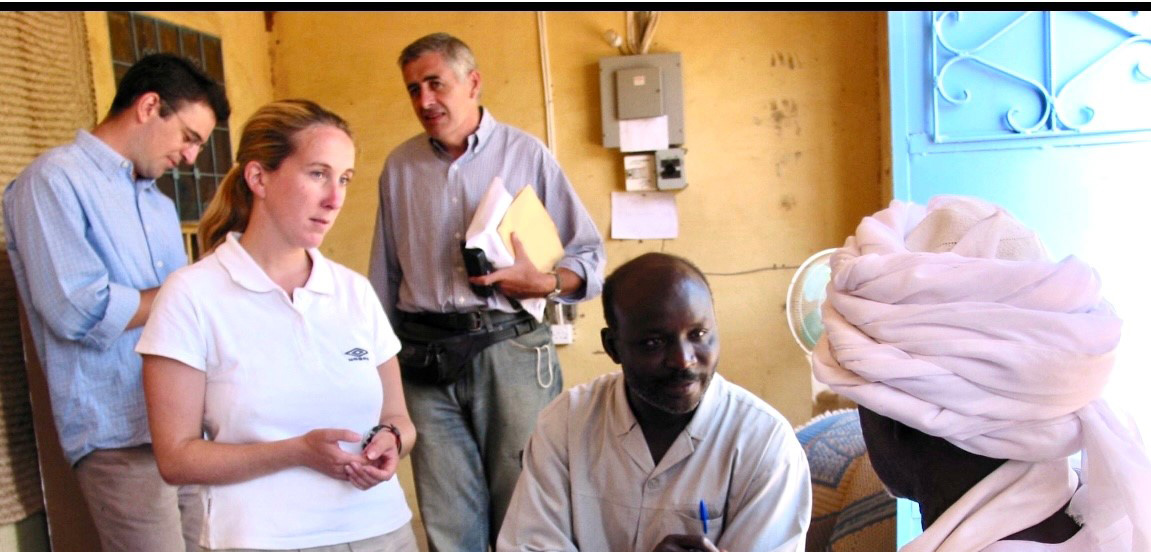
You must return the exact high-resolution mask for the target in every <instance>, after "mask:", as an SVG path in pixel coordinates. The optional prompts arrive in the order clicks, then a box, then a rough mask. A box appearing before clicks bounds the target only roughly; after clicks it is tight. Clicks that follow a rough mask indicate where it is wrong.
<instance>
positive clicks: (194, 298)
mask: <svg viewBox="0 0 1151 552" xmlns="http://www.w3.org/2000/svg"><path fill="white" fill-rule="evenodd" d="M238 236H239V234H236V233H233V234H230V235H229V236H228V237H227V240H226V241H225V242H224V243H223V244H221V245H220V246H219V247H218V248H217V249H216V250H215V251H214V252H213V253H212V254H211V255H208V256H207V257H205V258H204V259H202V260H200V261H199V262H197V263H195V264H194V265H191V266H188V267H185V268H182V269H180V270H178V271H176V272H175V273H173V274H172V275H171V276H170V277H169V278H168V280H167V281H166V282H165V283H164V285H163V286H162V287H161V289H160V292H159V294H158V295H157V297H156V301H155V304H154V305H153V307H152V313H151V316H150V317H149V320H148V324H147V326H146V327H145V328H144V332H143V335H142V336H141V337H140V342H139V344H138V345H137V347H136V351H137V352H139V353H141V354H152V355H160V356H164V357H169V358H172V359H175V360H178V361H180V362H183V363H184V364H187V365H189V366H191V367H193V368H196V369H198V370H203V371H204V372H205V373H206V377H207V389H206V396H205V403H204V429H205V431H206V433H207V436H208V439H209V440H212V441H216V442H220V443H259V442H267V441H274V440H279V439H286V438H290V437H295V436H298V435H302V434H304V433H307V432H308V431H311V430H313V429H317V428H336V429H350V430H352V431H355V432H357V433H363V432H365V431H367V430H368V429H370V428H371V427H372V426H374V425H376V424H377V423H379V418H380V411H381V409H382V407H383V404H384V400H386V397H384V396H383V388H382V384H381V382H380V377H379V373H378V371H377V366H378V365H380V364H382V363H383V362H384V361H385V360H387V359H389V358H391V357H393V356H395V354H396V353H397V352H398V351H399V349H400V342H399V340H398V339H397V338H396V336H395V334H394V333H393V331H392V327H391V325H390V324H389V323H388V320H387V316H386V315H385V314H384V311H383V309H382V308H381V306H380V302H379V299H378V298H377V296H376V294H375V291H374V290H373V289H372V287H371V285H370V284H369V283H368V280H367V279H366V278H364V277H363V276H361V275H359V274H357V273H355V272H353V271H352V270H350V269H348V268H346V267H344V266H341V265H339V264H336V263H333V262H331V261H328V260H327V259H325V258H324V257H323V256H322V255H321V254H320V253H319V251H317V250H315V249H312V250H309V251H308V254H309V255H310V256H311V258H312V274H311V276H310V277H309V278H308V282H307V284H305V285H304V287H302V288H298V289H296V290H295V292H294V293H293V296H292V297H291V299H289V297H288V295H287V294H286V293H285V292H284V291H283V290H282V289H280V288H279V287H278V286H277V285H276V284H275V283H274V282H273V281H272V280H271V279H270V278H269V277H268V275H267V274H265V273H264V271H263V270H262V269H261V268H260V267H259V265H257V264H256V262H255V261H254V260H253V259H252V258H251V256H249V255H248V253H247V251H245V250H244V248H243V247H242V246H241V245H240V244H239V242H238V241H237V237H238ZM346 445H347V447H346V448H348V449H349V450H352V449H353V448H354V449H355V450H358V449H359V447H358V446H357V445H353V444H351V443H347V444H346ZM201 498H202V500H203V502H204V506H205V516H204V526H203V530H202V532H201V536H200V545H201V546H206V547H208V548H212V549H215V548H270V549H283V548H307V547H313V546H324V545H331V544H340V543H345V542H350V541H356V540H361V539H366V538H369V537H373V536H377V535H381V534H384V533H389V532H391V531H393V530H395V529H398V528H399V527H401V526H402V525H404V524H405V523H407V522H408V521H409V520H410V519H411V511H410V510H409V509H408V505H407V502H406V501H405V500H404V494H403V490H402V489H401V488H400V486H399V483H398V480H397V478H392V479H391V480H390V481H386V482H384V483H381V484H380V485H377V486H375V487H373V488H372V489H369V490H367V491H361V490H359V489H356V488H355V487H354V486H352V484H351V483H348V482H346V481H339V480H336V479H332V478H330V477H327V476H325V475H322V474H320V473H318V472H316V471H313V470H311V469H308V468H304V467H295V468H289V469H286V470H282V471H279V472H276V473H273V474H270V475H266V476H263V477H258V478H256V479H253V480H250V481H245V482H243V483H235V484H229V485H205V486H202V487H201Z"/></svg>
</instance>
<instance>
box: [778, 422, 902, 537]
mask: <svg viewBox="0 0 1151 552" xmlns="http://www.w3.org/2000/svg"><path fill="white" fill-rule="evenodd" d="M796 437H798V438H799V443H800V444H801V445H803V450H804V451H805V452H806V453H807V461H808V462H809V463H810V464H811V492H812V511H811V527H810V529H809V530H808V533H807V550H808V551H809V552H824V551H832V552H851V551H858V552H885V551H893V550H895V499H894V498H891V496H890V495H888V494H887V491H885V490H884V488H883V485H882V483H880V481H879V476H877V475H876V474H875V470H874V469H872V467H871V460H870V459H869V458H868V457H867V447H866V445H864V442H863V432H862V430H861V429H860V427H859V413H858V411H856V410H855V409H844V410H836V411H833V412H828V413H825V414H822V415H820V416H818V417H816V418H813V419H812V420H811V421H809V422H807V423H806V424H804V425H803V426H801V427H800V428H798V429H797V430H796Z"/></svg>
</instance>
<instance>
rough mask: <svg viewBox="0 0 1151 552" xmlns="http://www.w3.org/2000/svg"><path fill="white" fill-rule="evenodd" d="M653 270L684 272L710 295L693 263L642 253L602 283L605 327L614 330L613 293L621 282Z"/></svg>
mask: <svg viewBox="0 0 1151 552" xmlns="http://www.w3.org/2000/svg"><path fill="white" fill-rule="evenodd" d="M653 268H656V269H660V268H663V269H673V270H680V271H686V272H688V273H689V274H691V275H692V276H694V277H695V278H697V279H698V280H699V281H701V282H703V285H704V287H706V288H707V293H708V295H711V284H710V283H708V281H707V277H706V276H704V275H703V271H702V270H700V269H699V267H698V266H695V263H692V262H691V261H689V260H687V259H685V258H683V257H680V256H677V255H671V254H669V253H654V252H653V253H644V254H643V255H640V256H638V257H636V258H634V259H632V260H630V261H628V262H626V263H624V264H622V265H620V266H619V267H618V268H616V269H615V270H614V271H612V273H611V275H609V276H608V277H607V279H606V280H604V283H603V295H602V300H603V318H604V321H605V322H607V327H609V328H614V327H615V325H616V318H615V307H614V305H615V293H616V288H617V287H618V286H619V285H620V284H619V283H620V281H621V280H626V279H629V278H631V277H632V273H634V272H636V271H642V273H648V272H649V271H650V270H652V269H653Z"/></svg>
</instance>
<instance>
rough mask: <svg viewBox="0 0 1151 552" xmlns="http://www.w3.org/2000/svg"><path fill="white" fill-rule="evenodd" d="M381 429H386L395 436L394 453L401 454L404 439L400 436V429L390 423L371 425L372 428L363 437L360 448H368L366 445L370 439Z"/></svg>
mask: <svg viewBox="0 0 1151 552" xmlns="http://www.w3.org/2000/svg"><path fill="white" fill-rule="evenodd" d="M381 429H386V430H388V431H389V432H390V433H391V434H392V435H395V436H396V455H397V456H399V455H401V454H403V452H404V440H403V439H402V438H400V429H399V428H398V427H396V426H395V425H392V424H380V425H378V426H376V427H373V428H372V430H371V431H369V432H368V435H367V436H366V437H364V444H363V445H362V446H361V448H368V445H369V444H370V443H371V442H372V439H374V438H375V437H376V434H377V433H379V432H380V430H381Z"/></svg>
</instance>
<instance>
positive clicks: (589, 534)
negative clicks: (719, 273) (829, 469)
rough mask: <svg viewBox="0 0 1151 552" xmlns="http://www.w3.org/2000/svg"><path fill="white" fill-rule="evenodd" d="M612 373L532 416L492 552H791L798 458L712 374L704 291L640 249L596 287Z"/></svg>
mask: <svg viewBox="0 0 1151 552" xmlns="http://www.w3.org/2000/svg"><path fill="white" fill-rule="evenodd" d="M603 305H604V318H605V319H606V321H607V328H605V329H604V330H603V331H602V334H601V338H602V340H603V345H604V350H605V351H607V353H608V355H609V356H610V357H611V358H612V360H614V361H615V362H616V363H617V364H620V365H621V366H622V372H614V373H611V374H606V375H604V376H601V377H599V378H597V379H596V380H594V381H592V382H590V383H587V384H584V385H581V386H578V387H575V388H574V389H571V390H569V391H567V392H566V393H563V394H561V395H560V396H559V397H557V398H556V399H555V400H554V401H553V402H552V403H551V404H550V405H549V406H548V407H547V408H546V409H545V410H544V411H543V412H542V413H541V414H540V418H539V420H538V422H537V425H536V430H535V433H534V434H533V435H532V437H531V439H530V440H529V441H528V444H527V447H526V448H525V449H524V457H523V463H524V465H523V472H522V474H521V475H520V478H519V482H518V484H517V485H516V490H515V494H514V495H513V496H512V502H511V506H510V507H509V509H508V513H507V517H506V518H505V520H504V524H503V528H502V530H501V531H500V535H499V540H498V543H497V550H498V551H500V552H505V551H518V550H523V551H526V550H585V551H604V550H611V551H624V550H634V551H643V552H648V551H653V550H657V551H676V550H706V551H715V550H731V551H732V552H736V551H740V552H749V551H767V550H772V551H774V550H803V546H804V540H805V534H806V532H807V528H808V524H809V522H810V517H811V479H810V475H809V470H808V464H807V458H806V457H805V456H804V453H803V449H802V448H801V447H800V445H799V442H798V441H797V440H796V438H795V434H794V433H793V432H792V430H791V426H790V425H789V424H788V422H787V420H785V419H784V418H783V416H781V415H780V414H779V412H777V411H776V410H775V409H773V408H772V407H771V406H769V405H768V404H767V403H765V402H764V401H763V400H761V399H759V398H758V397H756V396H755V395H753V394H752V393H750V392H748V391H747V390H745V389H743V388H741V387H739V386H737V385H735V384H732V383H730V382H728V381H727V380H725V379H724V378H723V376H721V375H720V374H718V373H717V372H716V365H717V364H718V362H719V333H718V328H717V325H716V318H715V309H714V306H713V304H712V296H711V288H710V287H709V285H708V283H707V279H706V278H705V277H704V275H703V273H702V272H701V271H700V270H699V269H698V268H697V267H696V266H695V265H693V264H691V263H690V262H689V261H687V260H685V259H682V258H679V257H675V256H672V255H666V254H662V253H648V254H645V255H642V256H640V257H638V258H636V259H633V260H631V261H629V262H627V263H625V264H624V265H623V266H621V267H619V268H618V269H617V270H616V271H615V272H614V273H613V274H612V275H611V276H609V277H608V279H607V280H606V283H605V285H604V290H603Z"/></svg>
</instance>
